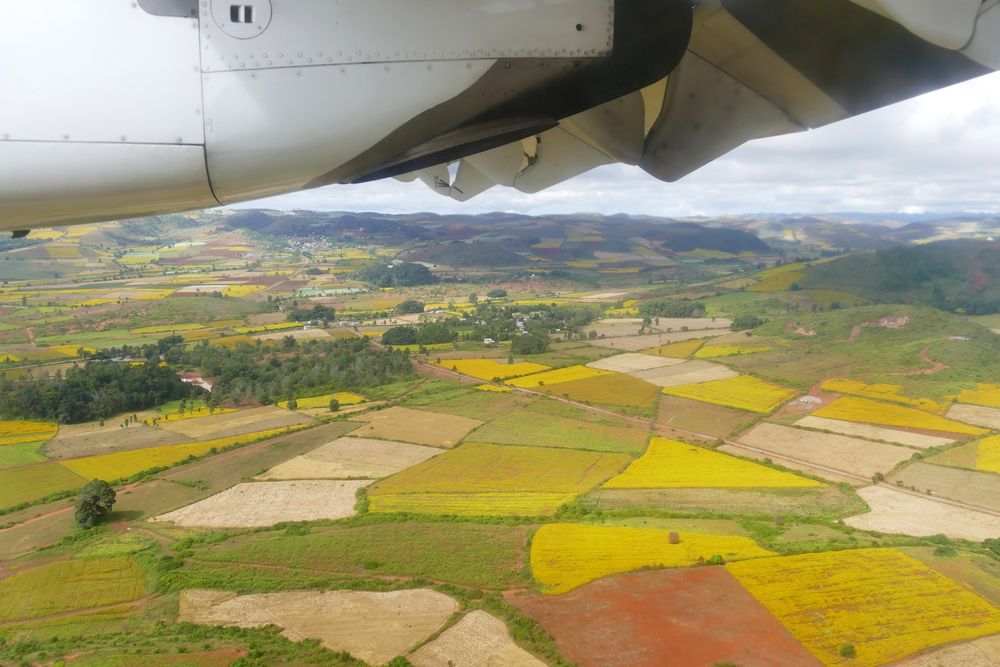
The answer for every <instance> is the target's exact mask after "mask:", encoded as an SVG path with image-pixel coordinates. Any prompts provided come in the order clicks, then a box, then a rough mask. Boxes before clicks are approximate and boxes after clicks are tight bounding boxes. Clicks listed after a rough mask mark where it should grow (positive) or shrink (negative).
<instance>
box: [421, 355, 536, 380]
mask: <svg viewBox="0 0 1000 667" xmlns="http://www.w3.org/2000/svg"><path fill="white" fill-rule="evenodd" d="M435 365H436V366H440V367H441V368H447V369H448V370H451V371H457V372H459V373H462V374H463V375H471V376H472V377H474V378H477V379H479V380H492V379H493V378H500V379H501V380H506V379H507V378H513V377H519V376H521V375H531V374H532V373H541V372H542V371H547V370H550V369H551V368H552V367H551V366H545V365H543V364H533V363H530V362H527V361H521V362H518V363H516V364H508V363H507V362H506V361H503V362H501V361H497V360H496V359H442V360H441V361H440V362H439V363H436V364H435Z"/></svg>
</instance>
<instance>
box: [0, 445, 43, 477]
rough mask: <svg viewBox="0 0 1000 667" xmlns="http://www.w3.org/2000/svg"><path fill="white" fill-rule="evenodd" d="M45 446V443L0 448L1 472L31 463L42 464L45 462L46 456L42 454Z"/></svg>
mask: <svg viewBox="0 0 1000 667" xmlns="http://www.w3.org/2000/svg"><path fill="white" fill-rule="evenodd" d="M43 445H45V441H42V442H24V443H21V444H18V445H3V446H0V470H2V469H4V468H16V467H17V466H23V465H28V464H29V463H41V462H42V461H44V460H45V456H43V455H42V452H41V449H42V446H43Z"/></svg>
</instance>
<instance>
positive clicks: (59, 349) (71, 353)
mask: <svg viewBox="0 0 1000 667" xmlns="http://www.w3.org/2000/svg"><path fill="white" fill-rule="evenodd" d="M81 347H82V348H83V350H84V352H87V353H88V354H93V353H94V352H97V349H95V348H93V347H87V346H86V345H49V346H48V348H47V349H49V350H51V351H53V352H55V353H56V354H61V355H63V356H66V357H75V356H76V355H77V353H78V352H79V350H80V348H81Z"/></svg>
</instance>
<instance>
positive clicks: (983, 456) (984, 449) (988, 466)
mask: <svg viewBox="0 0 1000 667" xmlns="http://www.w3.org/2000/svg"><path fill="white" fill-rule="evenodd" d="M976 469H977V470H985V471H986V472H994V473H997V474H998V475H1000V436H992V437H989V438H985V439H983V440H981V441H980V442H979V449H978V452H977V454H976Z"/></svg>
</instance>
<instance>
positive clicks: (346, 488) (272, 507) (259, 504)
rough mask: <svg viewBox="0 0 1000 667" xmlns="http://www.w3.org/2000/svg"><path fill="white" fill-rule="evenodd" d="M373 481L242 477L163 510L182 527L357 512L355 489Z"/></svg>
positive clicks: (167, 518)
mask: <svg viewBox="0 0 1000 667" xmlns="http://www.w3.org/2000/svg"><path fill="white" fill-rule="evenodd" d="M369 484H371V480H344V481H332V480H306V481H291V482H245V483H243V484H237V485H236V486H234V487H232V488H230V489H226V490H225V491H222V492H221V493H217V494H215V495H214V496H209V497H208V498H205V499H204V500H199V501H198V502H196V503H193V504H191V505H188V506H186V507H182V508H180V509H177V510H174V511H173V512H168V513H166V514H161V515H160V516H158V517H156V518H155V519H153V521H173V522H174V523H176V524H177V525H179V526H184V527H186V528H263V527H267V526H273V525H274V524H276V523H281V522H283V521H317V520H319V519H344V518H346V517H349V516H354V515H355V510H354V504H355V503H356V502H357V498H356V496H357V493H358V489H360V488H362V487H365V486H368V485H369Z"/></svg>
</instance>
